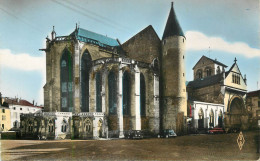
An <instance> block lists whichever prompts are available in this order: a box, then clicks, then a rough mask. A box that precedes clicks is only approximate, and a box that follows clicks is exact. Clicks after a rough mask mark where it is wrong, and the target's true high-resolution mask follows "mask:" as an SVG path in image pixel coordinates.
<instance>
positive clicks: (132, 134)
mask: <svg viewBox="0 0 260 161" xmlns="http://www.w3.org/2000/svg"><path fill="white" fill-rule="evenodd" d="M125 138H127V139H143V138H144V135H143V133H142V131H141V130H130V131H128V132H127V133H125Z"/></svg>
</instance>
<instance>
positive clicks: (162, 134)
mask: <svg viewBox="0 0 260 161" xmlns="http://www.w3.org/2000/svg"><path fill="white" fill-rule="evenodd" d="M176 136H177V134H176V133H175V132H174V130H173V129H165V130H162V131H161V132H160V133H159V134H158V138H169V137H176Z"/></svg>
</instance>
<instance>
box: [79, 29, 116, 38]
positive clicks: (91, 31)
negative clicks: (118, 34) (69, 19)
mask: <svg viewBox="0 0 260 161" xmlns="http://www.w3.org/2000/svg"><path fill="white" fill-rule="evenodd" d="M78 29H81V30H85V31H88V32H92V33H94V34H97V35H101V36H104V37H107V38H110V39H113V40H116V38H112V37H108V36H107V35H103V34H99V33H97V32H94V31H90V30H87V29H84V28H81V27H79V28H78Z"/></svg>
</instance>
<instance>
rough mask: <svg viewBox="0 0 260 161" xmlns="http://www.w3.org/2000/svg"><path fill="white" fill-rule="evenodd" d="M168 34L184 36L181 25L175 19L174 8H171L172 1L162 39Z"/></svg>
mask: <svg viewBox="0 0 260 161" xmlns="http://www.w3.org/2000/svg"><path fill="white" fill-rule="evenodd" d="M169 36H183V37H185V36H184V34H183V31H182V29H181V26H180V24H179V22H178V20H177V17H176V15H175V12H174V9H173V2H172V5H171V10H170V14H169V17H168V20H167V23H166V26H165V29H164V33H163V37H162V39H165V38H167V37H169Z"/></svg>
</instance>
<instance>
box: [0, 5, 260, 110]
mask: <svg viewBox="0 0 260 161" xmlns="http://www.w3.org/2000/svg"><path fill="white" fill-rule="evenodd" d="M170 7H171V0H160V1H158V0H131V1H129V0H73V1H72V0H71V1H70V0H62V1H61V0H44V1H42V0H0V92H1V93H2V94H3V96H4V97H18V98H22V99H26V100H28V101H31V102H32V101H33V100H35V101H36V102H37V103H38V105H40V104H43V86H44V84H45V83H46V70H45V68H46V66H45V63H46V61H45V52H43V51H39V49H42V48H45V40H46V39H45V38H46V37H47V36H48V35H49V37H50V33H51V31H52V27H53V26H55V31H56V33H57V36H65V35H69V34H70V33H71V32H72V31H74V29H75V26H76V23H77V24H78V25H80V27H81V28H84V29H87V30H90V31H93V32H96V33H100V34H102V35H107V36H108V37H112V38H117V39H119V40H120V42H121V43H124V42H125V41H127V40H128V39H130V38H131V37H132V36H134V35H135V34H136V33H138V32H139V31H141V30H142V29H144V28H145V27H147V26H148V25H152V26H153V27H154V29H155V31H156V33H157V34H158V36H159V37H160V38H161V37H162V34H163V31H164V27H165V24H166V20H167V18H168V14H169V11H170ZM174 9H175V13H176V15H177V18H178V21H179V23H180V25H181V27H182V29H183V31H184V33H185V37H186V39H187V41H186V43H187V44H186V73H187V74H186V80H187V81H191V80H192V79H193V71H192V68H193V66H194V65H195V64H196V62H197V61H198V60H199V59H200V58H201V57H202V56H203V55H205V56H207V57H210V58H212V59H217V60H218V61H220V62H222V63H224V64H225V65H227V66H228V67H227V69H226V70H229V68H230V67H231V66H232V64H233V63H234V59H235V57H236V58H237V60H238V61H237V64H238V66H239V69H240V71H241V73H242V75H243V76H244V74H246V77H247V85H248V86H247V87H248V91H254V90H257V89H259V87H260V65H259V64H260V41H259V38H260V25H259V19H260V16H259V15H260V14H259V13H260V10H259V1H258V0H247V1H245V0H228V1H227V0H218V1H216V0H174ZM257 82H259V83H258V85H257Z"/></svg>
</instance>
